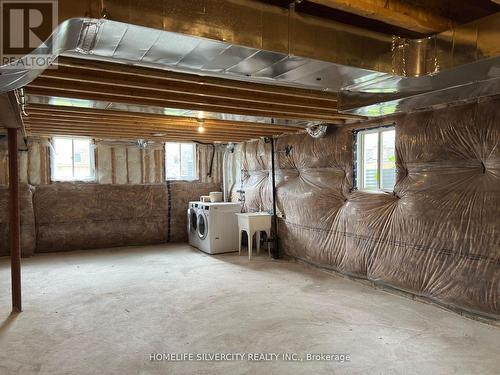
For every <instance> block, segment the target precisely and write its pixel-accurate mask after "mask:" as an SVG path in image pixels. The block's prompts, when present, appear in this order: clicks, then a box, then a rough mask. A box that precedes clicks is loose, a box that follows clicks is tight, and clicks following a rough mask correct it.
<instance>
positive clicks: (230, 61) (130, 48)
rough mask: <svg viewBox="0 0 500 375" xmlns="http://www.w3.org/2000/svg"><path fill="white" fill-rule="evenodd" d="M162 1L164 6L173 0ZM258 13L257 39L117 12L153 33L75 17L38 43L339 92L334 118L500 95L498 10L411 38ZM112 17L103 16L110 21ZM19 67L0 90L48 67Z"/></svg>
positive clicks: (84, 54) (66, 51)
mask: <svg viewBox="0 0 500 375" xmlns="http://www.w3.org/2000/svg"><path fill="white" fill-rule="evenodd" d="M174 3H176V4H177V3H179V2H178V1H177V0H175V1H174ZM108 4H109V5H113V4H115V3H113V2H109V3H108ZM162 4H163V6H165V7H167V6H171V2H163V3H162ZM129 6H133V4H129ZM241 6H243V5H241ZM260 7H261V8H259V9H258V12H257V13H256V12H254V13H248V17H255V19H256V20H259V19H260V20H261V21H260V24H259V25H260V27H259V28H258V29H256V30H252V32H253V33H257V35H253V34H252V35H249V34H245V33H243V34H241V33H239V34H238V33H236V31H237V28H238V27H241V25H239V24H238V23H236V22H232V23H230V24H229V23H228V25H229V26H228V25H225V28H221V29H214V28H203V27H202V26H206V25H209V24H210V23H209V22H208V21H207V20H206V19H204V22H205V23H206V25H205V24H200V23H199V22H198V23H197V24H196V25H195V26H196V27H195V26H193V25H191V24H189V23H188V24H183V23H180V22H177V23H175V22H173V21H172V22H170V21H169V22H167V21H168V19H166V18H164V20H163V22H162V23H161V25H160V24H159V23H158V22H153V21H151V20H148V19H147V17H145V19H141V20H140V21H138V20H137V19H135V18H134V19H132V18H133V17H132V14H133V12H128V13H127V12H124V14H127V16H123V17H117V18H119V19H123V20H129V21H131V22H132V21H133V22H136V21H137V22H140V23H142V24H144V25H148V26H152V27H145V26H138V25H133V24H130V23H123V22H117V21H113V20H110V19H104V18H103V19H92V18H72V19H69V20H66V21H64V22H63V23H61V24H60V25H59V27H58V28H57V29H56V30H55V31H54V33H53V34H52V36H51V37H50V38H49V40H48V41H47V42H46V43H45V44H46V45H49V46H52V51H53V57H54V58H55V57H56V56H59V55H66V56H74V57H80V58H86V59H98V60H109V61H114V62H122V63H124V64H131V65H141V66H149V67H154V68H157V69H167V70H175V71H181V72H188V73H195V74H198V75H208V76H218V77H224V78H231V79H236V80H249V81H255V82H264V83H270V84H277V85H285V86H293V87H305V88H314V89H317V90H325V91H333V92H338V109H339V111H341V112H346V113H351V114H359V115H364V116H383V115H388V114H393V113H397V112H402V111H405V112H406V111H411V110H415V109H420V108H426V107H429V106H434V105H437V104H443V103H447V102H452V101H456V100H465V99H471V98H479V97H481V96H486V95H488V96H489V95H495V94H499V93H500V58H499V56H500V44H499V43H498V40H500V31H499V30H500V27H499V26H500V13H497V14H494V15H492V16H489V17H487V18H484V19H481V20H478V21H476V22H473V23H471V24H468V25H465V26H462V27H459V28H456V29H454V30H452V31H449V32H444V33H441V34H438V35H435V36H432V37H429V38H425V39H418V40H411V39H402V38H396V37H393V38H391V37H388V36H386V35H383V34H377V33H373V32H369V31H365V30H362V29H358V28H354V27H351V26H346V25H343V24H339V23H335V22H331V21H328V22H326V21H323V20H318V19H315V18H312V17H309V16H308V17H305V16H303V15H300V14H296V13H295V12H294V11H293V7H292V8H291V9H290V10H289V11H287V12H281V13H279V12H278V13H276V11H275V10H274V8H270V7H269V6H264V5H260ZM226 11H227V10H226ZM238 11H239V12H241V11H242V10H241V9H239V10H238ZM163 12H164V14H167V13H168V12H167V10H165V9H164V10H163ZM214 12H215V11H214ZM273 12H274V13H273ZM117 13H118V12H117V11H116V10H115V11H114V12H113V8H112V7H111V9H109V16H110V18H113V14H117ZM144 14H150V13H148V12H147V11H145V12H144ZM173 16H175V14H173V15H172V17H173ZM271 16H272V17H275V19H281V20H283V19H284V18H285V17H286V19H287V20H288V22H281V23H279V25H285V26H283V27H284V28H285V29H286V30H281V29H280V28H279V27H278V26H273V27H274V28H275V30H273V29H271V31H273V32H269V30H268V29H267V28H266V27H267V26H266V25H267V23H266V22H268V23H269V25H275V23H272V22H271V21H270V20H271V18H270V17H271ZM131 17H132V18H131ZM240 17H241V15H240ZM276 17H277V18H276ZM150 21H151V22H150ZM200 22H201V21H200ZM200 25H201V26H200ZM188 26H192V28H191V29H189V28H188ZM231 27H233V29H231ZM252 27H253V26H252ZM269 27H271V26H269ZM169 29H170V30H169ZM188 29H189V30H191V31H188ZM214 30H215V31H214ZM219 30H220V33H219ZM177 31H182V32H184V33H180V32H177ZM185 32H190V33H191V34H194V35H186V34H185ZM259 32H260V33H261V34H260V35H259V34H258V33H259ZM214 33H216V34H217V35H215V36H214V35H212V34H214ZM200 35H206V36H210V37H217V38H218V39H219V40H215V39H210V38H206V37H201V36H200ZM316 35H322V36H323V37H322V38H321V39H319V38H317V37H316ZM37 53H41V52H39V51H37V50H35V51H33V53H32V55H36V54H37ZM25 58H29V57H25ZM23 66H24V65H23V64H22V61H21V63H19V62H17V63H13V64H10V65H8V66H2V67H0V73H1V75H0V91H1V92H6V91H11V90H14V89H17V88H20V87H23V86H25V85H26V84H28V83H30V82H31V81H33V80H34V79H35V78H36V77H37V76H38V75H39V74H41V72H42V71H43V69H44V68H45V67H41V68H40V69H38V70H33V69H24V68H23Z"/></svg>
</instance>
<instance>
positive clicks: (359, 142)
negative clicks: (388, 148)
mask: <svg viewBox="0 0 500 375" xmlns="http://www.w3.org/2000/svg"><path fill="white" fill-rule="evenodd" d="M388 130H394V134H395V135H396V124H394V123H391V124H387V125H381V126H377V127H371V128H364V129H356V130H354V131H353V134H354V137H353V143H354V144H353V150H354V167H353V190H357V191H364V192H385V193H392V192H394V187H392V189H383V188H382V186H383V182H382V180H383V173H382V168H381V163H382V158H383V135H382V133H383V132H385V131H388ZM374 133H378V140H377V142H378V143H377V173H378V175H379V176H380V177H379V179H378V181H377V188H376V189H366V188H365V186H364V168H363V166H364V141H365V137H364V136H363V135H365V134H374ZM394 148H396V137H394ZM395 156H396V153H395ZM395 170H396V171H397V168H396V167H395ZM395 185H396V181H395V182H394V186H395Z"/></svg>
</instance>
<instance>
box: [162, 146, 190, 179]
mask: <svg viewBox="0 0 500 375" xmlns="http://www.w3.org/2000/svg"><path fill="white" fill-rule="evenodd" d="M165 176H166V178H167V180H188V181H193V180H196V179H197V178H198V176H197V171H196V145H195V144H194V143H177V142H167V143H165Z"/></svg>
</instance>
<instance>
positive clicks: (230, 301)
mask: <svg viewBox="0 0 500 375" xmlns="http://www.w3.org/2000/svg"><path fill="white" fill-rule="evenodd" d="M23 266H24V268H23V282H24V285H23V288H24V312H23V313H22V314H20V315H17V316H11V317H9V310H10V274H9V268H8V259H7V258H3V259H1V260H0V374H3V375H7V374H22V375H26V374H120V375H121V374H127V375H128V374H255V373H262V374H326V373H328V374H332V373H339V374H344V373H347V374H361V373H363V374H365V373H369V374H382V373H383V374H401V373H405V374H411V373H421V374H451V373H453V374H459V373H460V374H498V369H499V368H500V356H499V351H498V348H499V346H500V329H499V328H496V327H492V326H488V325H485V324H483V323H480V322H476V321H473V320H470V319H467V318H463V317H460V316H458V315H456V314H453V313H450V312H447V311H444V310H442V309H439V308H437V307H435V306H432V305H427V304H424V303H420V302H415V301H412V300H409V299H406V298H403V297H399V296H395V295H391V294H388V293H385V292H383V291H379V290H375V289H373V288H371V287H369V286H365V285H362V284H360V283H357V282H354V281H351V280H346V279H343V278H340V277H337V276H334V275H329V274H326V273H324V272H321V271H319V270H316V269H311V268H309V267H306V266H304V265H302V264H298V263H295V262H290V261H271V260H268V259H267V258H266V257H264V256H261V257H259V258H256V259H255V260H253V261H252V262H249V261H248V259H247V258H246V257H244V256H241V257H238V255H234V254H229V255H220V256H216V257H211V256H207V255H204V254H202V253H200V252H198V251H196V250H193V249H191V248H190V247H189V246H187V245H161V246H147V247H131V248H117V249H111V250H98V251H79V252H71V253H57V254H46V255H38V256H36V257H33V258H30V259H25V260H24V261H23ZM158 352H159V353H218V352H221V353H228V352H230V353H255V352H257V353H266V352H269V353H298V355H299V356H301V357H303V358H305V356H306V353H344V354H349V355H350V357H351V360H350V361H349V362H344V363H340V362H332V361H311V362H308V361H295V362H294V361H288V362H284V361H248V360H243V361H226V362H216V361H211V362H210V361H205V362H189V361H184V362H170V361H156V362H152V361H150V360H149V356H150V354H151V353H158Z"/></svg>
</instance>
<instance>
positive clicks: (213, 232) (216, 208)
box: [196, 202, 241, 254]
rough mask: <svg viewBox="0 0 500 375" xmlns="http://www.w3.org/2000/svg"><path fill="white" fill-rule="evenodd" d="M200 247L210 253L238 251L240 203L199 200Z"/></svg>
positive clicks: (197, 225) (198, 225)
mask: <svg viewBox="0 0 500 375" xmlns="http://www.w3.org/2000/svg"><path fill="white" fill-rule="evenodd" d="M198 203H199V206H198V211H197V215H198V219H197V220H196V232H197V234H198V246H197V247H198V249H200V250H201V251H204V252H205V253H208V254H220V253H228V252H232V251H238V218H237V216H236V215H235V213H237V212H241V204H240V203H223V202H220V203H201V202H198Z"/></svg>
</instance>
